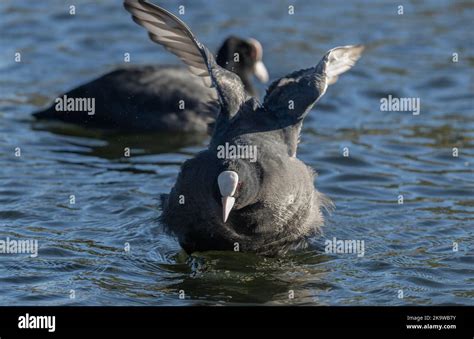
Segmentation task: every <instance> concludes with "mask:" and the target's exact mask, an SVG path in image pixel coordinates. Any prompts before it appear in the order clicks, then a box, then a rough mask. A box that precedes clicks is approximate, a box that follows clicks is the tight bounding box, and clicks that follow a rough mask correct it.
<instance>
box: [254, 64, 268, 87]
mask: <svg viewBox="0 0 474 339" xmlns="http://www.w3.org/2000/svg"><path fill="white" fill-rule="evenodd" d="M253 74H255V77H256V78H257V79H258V80H260V82H262V83H265V82H268V80H269V78H270V76H269V75H268V71H267V68H266V67H265V64H264V63H263V61H262V60H259V61H257V62H256V63H255V66H254V69H253Z"/></svg>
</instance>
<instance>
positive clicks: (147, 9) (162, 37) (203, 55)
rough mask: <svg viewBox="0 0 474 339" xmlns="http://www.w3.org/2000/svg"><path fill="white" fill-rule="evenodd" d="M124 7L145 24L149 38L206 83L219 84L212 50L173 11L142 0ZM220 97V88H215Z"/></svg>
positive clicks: (126, 3)
mask: <svg viewBox="0 0 474 339" xmlns="http://www.w3.org/2000/svg"><path fill="white" fill-rule="evenodd" d="M124 7H125V8H126V9H127V11H129V12H130V13H131V14H132V17H133V20H134V21H135V22H136V23H137V24H139V25H141V26H143V27H144V28H146V30H147V31H148V35H149V36H150V39H151V40H153V41H154V42H157V43H159V44H160V45H162V46H164V47H165V48H166V49H167V50H169V51H170V52H171V53H173V54H174V55H176V56H177V57H178V58H180V59H181V60H182V61H183V62H184V63H185V64H186V65H187V66H188V68H189V70H190V71H191V72H192V73H193V74H195V75H197V76H199V77H200V78H201V79H202V80H203V82H204V84H205V85H206V86H207V87H218V84H217V83H216V81H215V79H214V78H213V74H212V68H214V67H219V66H218V65H217V64H216V62H215V59H214V56H213V55H212V53H211V52H209V50H208V49H207V48H206V47H205V46H204V45H202V44H201V43H200V42H199V41H198V40H197V39H196V38H195V37H194V35H193V33H192V32H191V30H190V29H189V27H188V26H187V25H186V24H185V23H184V22H182V21H181V20H180V19H179V18H177V17H176V16H175V15H173V14H172V13H170V12H168V11H166V10H165V9H163V8H161V7H158V6H156V5H153V4H151V3H148V2H146V1H143V0H125V1H124ZM213 92H214V93H215V97H214V98H212V99H215V100H217V98H218V92H216V91H213Z"/></svg>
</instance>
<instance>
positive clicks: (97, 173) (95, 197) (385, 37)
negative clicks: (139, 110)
mask: <svg viewBox="0 0 474 339" xmlns="http://www.w3.org/2000/svg"><path fill="white" fill-rule="evenodd" d="M159 3H160V4H161V5H162V6H164V7H166V8H168V9H170V10H172V11H174V12H175V13H176V12H177V5H176V3H175V2H173V1H160V2H159ZM181 3H182V4H184V5H185V6H186V14H185V15H184V17H183V19H184V20H185V21H186V22H187V23H188V24H189V26H190V27H191V28H192V29H193V31H194V32H195V34H196V35H197V36H198V37H199V39H200V40H201V42H203V43H205V44H206V45H207V46H209V47H210V48H211V49H216V48H217V47H218V45H219V44H220V42H221V41H222V40H223V39H224V38H225V37H226V36H227V35H229V34H236V35H241V36H248V37H249V36H250V37H255V38H257V39H258V40H260V41H261V42H262V44H263V46H264V61H265V63H266V65H267V67H268V69H269V72H270V74H271V77H272V79H276V78H278V77H280V76H282V75H285V74H287V73H289V72H291V71H293V70H296V69H300V68H303V67H308V66H311V65H314V64H316V63H317V62H318V61H319V59H320V58H321V56H322V55H323V54H324V52H325V51H326V50H328V49H330V48H332V47H335V46H338V45H345V44H354V43H363V44H366V45H367V51H366V52H365V54H364V56H363V58H362V59H361V60H360V61H359V63H358V64H357V66H356V67H355V68H354V69H353V70H351V71H350V72H348V73H347V74H345V75H343V76H342V77H341V78H340V80H339V81H338V83H336V84H335V85H333V86H332V87H330V88H329V89H328V91H327V93H326V95H325V96H324V98H323V99H322V100H321V101H320V103H319V104H318V105H317V106H316V107H315V108H314V109H313V111H312V112H311V114H310V115H309V117H308V118H307V120H306V121H305V125H304V130H303V133H302V141H301V145H300V148H299V157H300V158H301V159H302V160H303V161H304V162H306V163H307V164H309V165H310V166H312V167H313V168H314V169H315V170H316V171H317V172H318V173H319V178H318V180H317V187H318V189H319V190H320V191H322V192H323V193H325V194H327V195H328V196H329V197H330V198H331V199H332V200H333V201H334V203H335V205H336V209H335V210H334V212H333V213H332V214H331V215H330V216H328V218H327V220H328V222H327V224H326V226H325V228H324V236H323V237H321V238H315V239H313V242H314V243H315V244H316V245H317V246H316V247H319V248H320V249H319V250H314V249H313V250H308V251H304V252H298V253H293V254H290V255H288V256H285V257H280V258H264V257H258V256H255V255H252V254H242V253H240V254H239V253H232V252H228V253H226V252H209V253H196V254H194V255H193V256H192V257H187V256H186V255H185V254H184V253H183V252H182V251H181V249H180V247H179V244H178V243H177V241H176V240H175V239H174V238H172V237H170V236H167V235H165V234H163V232H162V230H161V226H160V225H159V223H158V221H157V219H158V217H159V215H160V212H161V210H160V206H159V195H160V194H161V193H167V192H168V191H169V190H170V188H171V187H172V185H173V183H174V181H175V179H176V176H177V173H178V171H179V167H180V164H181V163H182V162H183V161H184V160H185V159H188V158H190V157H192V156H193V154H195V153H196V152H198V151H199V150H201V149H203V148H204V147H205V146H206V143H207V139H206V138H194V137H187V138H184V137H181V136H176V135H174V136H173V135H168V136H166V135H165V136H163V135H139V134H135V135H133V134H130V135H125V134H113V133H103V132H100V131H91V130H84V129H80V128H76V127H71V126H66V125H51V124H44V123H41V124H39V123H37V122H34V119H32V118H31V112H32V111H34V110H37V109H39V108H40V107H44V106H45V105H47V104H49V103H50V102H51V101H52V100H53V99H54V98H55V97H56V96H57V95H59V94H60V93H62V92H63V91H65V90H68V89H70V88H72V87H74V86H76V85H79V84H81V83H82V82H85V81H88V80H90V79H92V78H94V77H97V76H99V75H101V74H103V73H105V72H107V71H109V70H112V69H114V68H115V67H117V66H120V65H122V64H123V53H126V52H129V53H131V57H132V62H133V63H136V64H144V63H148V64H149V63H158V64H160V63H177V62H178V61H177V60H176V58H175V57H174V56H172V55H171V54H169V53H168V52H166V51H165V50H164V49H163V48H161V47H159V46H156V45H154V44H153V43H151V42H150V41H149V40H148V39H147V37H146V34H145V32H144V30H143V29H142V28H141V27H138V26H137V25H136V24H134V23H133V22H132V20H131V19H130V17H129V14H128V13H127V12H126V11H125V10H124V9H123V8H122V5H121V3H120V1H113V0H103V1H83V0H78V1H74V4H75V5H76V15H75V16H70V15H69V13H68V11H69V5H66V4H65V2H64V1H59V0H58V1H56V0H48V1H19V0H15V1H13V0H4V1H2V2H1V3H0V18H1V20H0V32H1V34H0V45H1V47H2V48H1V50H0V240H6V238H10V239H31V240H37V241H38V244H39V255H38V256H37V257H36V258H32V257H30V256H29V255H27V254H0V263H1V264H0V305H215V304H228V305H236V304H238V305H242V304H245V305H249V304H251V305H254V304H267V305H276V304H297V305H302V304H304V305H433V304H443V305H444V304H469V305H473V304H474V252H473V251H474V175H473V174H474V99H473V92H474V81H473V74H474V73H473V68H474V43H473V41H474V39H473V38H474V36H473V35H474V21H473V20H472V18H473V17H474V4H473V3H472V1H448V0H446V1H409V2H404V1H398V2H391V1H383V2H380V3H376V2H371V1H362V0H358V1H350V2H349V1H334V0H323V1H294V2H293V4H294V6H295V14H294V15H288V2H287V1H271V2H270V1H268V2H255V1H251V0H243V1H238V2H237V1H209V0H196V1H181ZM400 4H403V5H404V8H403V11H404V14H403V15H399V14H398V13H397V11H399V8H398V6H399V5H400ZM16 52H20V53H21V61H22V62H20V63H16V62H15V61H14V58H15V53H16ZM453 53H457V55H458V60H457V62H453ZM259 89H260V91H261V92H262V93H263V91H264V87H263V86H260V87H259ZM390 94H391V95H392V96H393V97H407V98H412V97H413V98H419V99H420V104H421V110H420V114H419V115H413V114H412V113H411V112H393V111H391V112H385V111H381V109H380V100H381V99H382V98H384V97H387V96H388V95H390ZM125 147H129V148H131V153H132V156H131V157H129V158H127V157H124V155H123V151H124V148H125ZM18 148H19V149H18ZM453 148H456V149H457V151H458V154H457V155H458V156H453ZM18 150H20V151H21V156H19V157H17V156H16V155H15V151H18ZM344 151H348V152H349V156H348V157H344V156H343V153H344ZM17 155H18V154H17ZM71 195H74V196H75V204H70V196H71ZM400 195H402V196H403V204H399V203H398V200H399V196H400ZM334 237H335V238H336V239H354V240H360V241H362V240H363V241H364V244H365V246H364V249H365V253H364V255H363V256H360V257H358V256H357V255H355V254H327V253H324V243H325V240H326V239H333V238H334ZM127 243H128V244H129V245H130V250H129V251H128V252H127V251H125V250H124V249H125V247H126V244H127ZM180 291H182V292H184V296H185V298H184V299H180V298H179V292H180ZM291 291H293V293H294V298H290V296H292V295H291V294H292V292H291Z"/></svg>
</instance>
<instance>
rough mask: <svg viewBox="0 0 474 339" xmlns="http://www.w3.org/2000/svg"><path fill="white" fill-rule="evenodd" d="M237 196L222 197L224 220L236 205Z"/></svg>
mask: <svg viewBox="0 0 474 339" xmlns="http://www.w3.org/2000/svg"><path fill="white" fill-rule="evenodd" d="M234 203H235V198H234V197H222V220H224V222H226V221H227V218H229V214H230V211H231V210H232V207H234Z"/></svg>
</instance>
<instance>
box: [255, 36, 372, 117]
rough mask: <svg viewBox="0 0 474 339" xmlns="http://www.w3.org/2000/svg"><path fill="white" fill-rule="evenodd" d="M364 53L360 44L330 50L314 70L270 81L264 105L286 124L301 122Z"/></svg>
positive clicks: (302, 71) (294, 73)
mask: <svg viewBox="0 0 474 339" xmlns="http://www.w3.org/2000/svg"><path fill="white" fill-rule="evenodd" d="M363 50H364V47H363V46H361V45H353V46H343V47H336V48H333V49H331V50H330V51H328V52H327V53H326V54H325V55H324V57H323V58H322V59H321V61H320V62H319V63H318V64H317V65H316V66H315V67H311V68H308V69H303V70H299V71H296V72H293V73H291V74H289V75H287V76H284V77H283V78H281V79H278V80H276V81H275V82H273V83H272V84H271V85H270V87H269V88H268V90H267V93H266V95H265V98H264V101H263V106H264V107H265V108H266V109H267V110H269V111H271V112H273V113H274V114H275V115H277V116H278V117H279V118H280V119H284V120H285V121H287V122H288V123H289V124H291V123H296V122H298V121H300V120H302V119H303V118H304V117H305V116H306V114H307V113H308V112H309V110H310V109H311V108H312V107H313V105H314V104H315V103H316V101H318V99H319V98H321V97H322V96H323V95H324V93H325V92H326V89H327V87H328V86H329V85H331V84H333V83H335V82H336V81H337V79H338V77H339V75H340V74H342V73H344V72H346V71H347V70H349V69H350V68H351V67H352V66H354V64H355V63H356V61H357V60H358V59H359V58H360V56H361V54H362V51H363Z"/></svg>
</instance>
